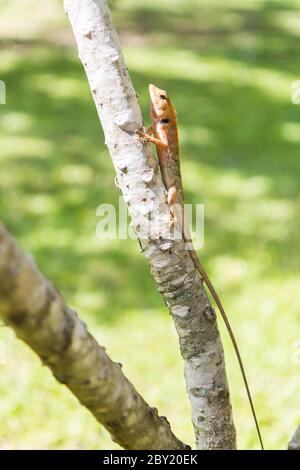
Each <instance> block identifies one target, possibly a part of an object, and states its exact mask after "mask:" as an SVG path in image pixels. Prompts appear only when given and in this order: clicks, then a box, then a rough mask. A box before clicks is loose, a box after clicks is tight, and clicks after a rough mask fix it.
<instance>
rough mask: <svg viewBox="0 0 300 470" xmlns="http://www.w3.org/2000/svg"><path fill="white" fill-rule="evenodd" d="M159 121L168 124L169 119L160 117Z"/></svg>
mask: <svg viewBox="0 0 300 470" xmlns="http://www.w3.org/2000/svg"><path fill="white" fill-rule="evenodd" d="M159 122H160V123H161V124H168V122H169V119H161V120H160V121H159Z"/></svg>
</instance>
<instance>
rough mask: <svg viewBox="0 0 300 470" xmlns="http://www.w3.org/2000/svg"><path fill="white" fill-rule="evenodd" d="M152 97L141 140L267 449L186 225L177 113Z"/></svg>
mask: <svg viewBox="0 0 300 470" xmlns="http://www.w3.org/2000/svg"><path fill="white" fill-rule="evenodd" d="M149 93H150V100H151V105H150V106H151V107H150V115H151V118H152V124H151V126H150V128H149V129H147V131H145V130H143V132H142V133H141V137H142V139H143V140H144V141H148V142H152V143H153V144H154V145H155V146H156V150H157V156H158V161H159V166H160V171H161V175H162V179H163V183H164V185H165V187H166V190H167V193H168V204H169V207H170V212H171V221H170V226H172V225H174V224H176V225H178V226H179V227H180V231H181V234H182V237H183V239H184V241H185V242H186V247H187V249H188V250H189V253H190V256H191V258H192V261H193V263H194V265H195V268H196V269H197V271H198V272H199V275H200V277H201V279H202V281H205V283H206V285H207V287H208V289H209V291H210V293H211V295H212V297H213V299H214V301H215V302H216V304H217V306H218V308H219V310H220V313H221V315H222V317H223V320H224V322H225V325H226V328H227V330H228V333H229V336H230V339H231V341H232V344H233V347H234V350H235V353H236V356H237V359H238V363H239V366H240V369H241V373H242V377H243V380H244V384H245V388H246V391H247V396H248V399H249V403H250V407H251V411H252V415H253V418H254V421H255V426H256V430H257V434H258V437H259V441H260V445H261V448H262V449H264V446H263V441H262V436H261V432H260V428H259V424H258V420H257V417H256V413H255V408H254V404H253V400H252V396H251V393H250V389H249V385H248V380H247V377H246V373H245V369H244V365H243V362H242V358H241V355H240V352H239V348H238V345H237V342H236V339H235V336H234V333H233V331H232V328H231V326H230V323H229V320H228V317H227V315H226V313H225V310H224V307H223V305H222V303H221V300H220V298H219V296H218V294H217V293H216V291H215V289H214V287H213V285H212V283H211V281H210V279H209V277H208V275H207V273H206V271H205V269H204V267H203V266H202V264H201V263H200V261H199V258H198V256H197V253H196V252H195V250H194V249H193V247H192V244H191V238H190V235H189V231H188V226H187V224H186V223H185V221H184V195H183V187H182V179H181V171H180V160H179V141H178V127H177V118H176V111H175V108H174V106H173V105H172V103H171V101H170V99H169V97H168V95H167V93H166V91H165V90H161V89H160V88H158V87H156V86H155V85H152V84H151V85H149Z"/></svg>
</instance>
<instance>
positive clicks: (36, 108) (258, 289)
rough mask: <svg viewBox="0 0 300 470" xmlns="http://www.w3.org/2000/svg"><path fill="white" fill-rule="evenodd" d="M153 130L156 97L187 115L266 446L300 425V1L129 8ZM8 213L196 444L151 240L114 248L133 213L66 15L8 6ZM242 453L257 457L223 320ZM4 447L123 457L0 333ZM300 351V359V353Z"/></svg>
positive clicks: (45, 4)
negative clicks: (118, 228) (105, 228)
mask: <svg viewBox="0 0 300 470" xmlns="http://www.w3.org/2000/svg"><path fill="white" fill-rule="evenodd" d="M111 5H112V7H113V16H114V19H115V24H116V26H117V29H118V31H119V33H120V38H121V43H122V46H123V48H124V54H125V58H126V61H127V65H128V67H129V71H130V74H131V77H132V79H133V83H134V86H135V89H136V90H137V92H138V93H139V96H140V101H141V105H142V108H143V111H144V113H145V120H146V122H148V121H149V119H148V93H147V85H148V83H149V82H153V83H155V84H157V85H158V86H160V87H162V88H166V89H167V90H168V92H169V94H170V95H171V97H172V99H173V101H174V103H175V105H176V108H177V110H178V116H179V122H180V138H181V155H182V160H183V162H182V170H183V177H184V184H185V192H186V198H187V202H190V203H198V202H203V203H204V204H205V246H204V248H203V250H202V252H201V257H202V261H203V263H204V265H205V266H206V267H207V270H208V272H209V274H210V276H211V278H212V279H213V282H214V284H215V286H216V287H217V290H218V292H219V293H220V296H221V298H222V299H223V302H224V304H225V306H226V308H227V311H228V313H229V316H230V318H231V322H232V325H233V327H234V330H235V332H236V335H237V338H238V342H239V345H240V348H241V353H242V356H243V357H244V361H245V365H246V370H247V373H248V377H249V380H250V384H251V389H252V392H253V394H254V397H255V403H256V406H257V412H258V415H259V417H260V422H261V426H262V431H263V435H264V438H265V444H266V447H267V448H269V449H279V448H285V447H286V444H287V441H288V439H289V437H290V435H291V433H292V432H293V431H294V429H295V427H296V425H297V424H298V423H299V420H300V411H299V403H298V397H299V367H300V365H299V360H298V361H297V359H298V358H299V355H298V351H297V349H296V347H297V345H298V347H299V339H300V332H299V326H300V319H299V311H300V297H299V282H300V278H299V253H300V240H299V229H300V221H299V208H300V196H299V175H300V160H299V142H300V124H299V113H300V110H299V107H297V106H296V105H293V104H292V102H291V91H292V89H291V85H292V83H293V81H294V80H297V79H300V65H299V64H300V61H299V35H300V33H299V21H300V12H299V7H300V1H299V0H285V2H282V1H275V0H274V1H267V0H251V1H250V0H244V1H243V2H240V1H238V0H226V1H225V2H224V1H222V0H164V2H161V1H160V0H143V2H140V1H139V0H122V1H121V0H114V1H113V2H111ZM0 49H1V62H0V79H1V80H4V81H5V82H6V85H7V104H6V105H1V106H0V129H1V132H0V176H1V182H0V213H1V218H2V219H3V220H4V221H5V223H6V224H7V225H8V227H9V228H10V229H11V231H12V232H13V233H14V234H15V236H16V237H17V239H18V240H19V242H20V243H21V244H22V246H23V247H24V249H26V250H27V251H29V252H31V253H32V254H33V255H34V257H35V259H36V261H37V263H38V265H39V267H40V269H41V271H42V272H43V273H44V274H45V275H46V276H48V277H49V278H50V279H51V280H52V281H53V282H54V284H55V285H56V286H57V287H58V288H59V289H60V290H61V292H62V293H63V294H64V296H65V298H66V300H67V302H68V303H69V304H70V305H72V306H74V307H75V308H77V309H78V311H79V314H80V316H81V318H83V319H84V321H85V322H86V323H87V324H88V326H89V328H90V330H91V331H92V333H93V334H94V335H95V336H96V338H97V339H98V340H99V342H100V343H101V344H103V345H105V346H106V347H107V351H108V353H109V354H110V356H111V357H112V358H113V359H114V360H115V361H119V362H122V363H123V370H124V372H125V374H126V375H127V376H128V377H129V379H130V380H131V381H132V382H133V383H134V384H135V386H136V387H137V389H138V390H139V391H140V392H141V394H142V395H143V396H144V397H145V399H146V400H147V401H148V402H149V403H150V404H151V405H152V406H156V407H157V408H158V409H159V412H160V413H161V414H163V415H166V416H168V418H169V420H170V422H171V425H172V428H173V430H174V432H175V433H176V434H177V435H178V437H180V438H181V439H183V440H184V441H186V442H188V443H190V444H193V431H192V426H191V424H190V409H189V404H188V401H187V398H186V395H185V386H184V380H183V373H182V367H183V366H182V361H181V358H180V354H179V351H178V345H177V337H176V334H175V332H174V328H173V325H172V322H171V320H170V318H169V315H168V313H167V310H166V308H165V307H164V304H163V301H162V298H161V297H160V295H159V294H158V293H157V291H156V288H155V285H154V282H153V280H152V278H151V275H150V273H149V269H148V266H147V264H146V262H145V260H144V258H143V256H142V255H141V254H140V253H139V247H138V245H137V243H136V242H135V241H125V240H119V241H105V242H103V241H100V240H97V238H96V235H95V230H96V225H97V217H96V208H97V206H98V205H99V204H100V203H103V202H104V203H113V204H117V202H118V197H119V194H118V191H117V190H116V188H115V185H114V172H113V169H112V164H111V161H110V158H109V156H108V153H107V150H106V147H105V146H104V143H103V135H102V131H101V129H100V128H99V123H98V120H97V116H96V111H95V109H94V105H93V102H92V98H91V94H90V91H89V88H88V85H87V81H86V78H85V75H84V72H83V69H82V67H81V64H80V62H79V60H78V58H77V51H76V47H75V44H74V41H73V38H72V34H71V31H70V27H69V25H68V22H67V19H66V17H65V15H64V11H63V7H62V2H61V1H60V0H23V1H22V3H20V2H19V1H18V0H1V3H0ZM220 328H221V333H222V338H223V341H224V347H225V352H226V362H227V368H228V376H229V382H230V387H231V393H232V400H233V408H234V417H235V422H236V425H237V431H238V442H239V447H240V448H242V449H255V448H258V443H257V438H256V433H255V430H254V424H253V420H252V417H251V413H250V409H249V406H248V403H247V399H246V396H245V392H244V387H243V383H242V380H241V376H240V372H239V370H238V367H237V362H236V359H235V356H234V353H233V349H232V346H231V344H230V342H229V340H228V336H227V334H226V332H225V330H224V327H223V325H222V322H220ZM0 340H1V341H2V344H4V345H5V348H6V364H2V365H1V364H0V396H1V401H0V448H2V449H29V448H41V449H46V448H47V449H74V448H76V449H83V448H85V449H111V448H117V447H116V445H115V444H114V443H112V442H111V440H110V437H109V435H108V434H107V433H106V431H105V430H104V429H102V428H100V427H99V426H98V424H97V423H96V422H95V420H94V419H93V418H92V416H90V414H89V413H88V412H87V411H86V410H85V409H84V408H82V407H81V406H80V405H79V404H78V402H77V400H76V399H75V398H74V397H73V396H72V395H71V394H70V393H69V392H68V391H67V390H66V389H65V388H64V387H63V386H61V385H58V384H57V383H56V382H55V380H54V379H53V377H52V376H51V374H50V372H49V371H48V370H47V369H46V368H43V367H42V366H41V363H40V361H39V359H38V358H37V357H36V356H35V355H34V354H33V353H32V352H31V351H30V350H29V348H27V346H25V345H24V344H22V343H21V342H20V341H18V340H17V339H16V338H15V336H14V334H13V333H12V332H11V331H10V330H9V329H8V328H1V329H0ZM297 341H298V344H297Z"/></svg>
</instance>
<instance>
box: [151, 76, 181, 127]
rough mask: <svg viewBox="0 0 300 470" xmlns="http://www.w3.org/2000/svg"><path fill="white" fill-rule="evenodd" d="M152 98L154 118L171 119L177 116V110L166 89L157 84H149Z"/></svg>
mask: <svg viewBox="0 0 300 470" xmlns="http://www.w3.org/2000/svg"><path fill="white" fill-rule="evenodd" d="M149 93H150V98H151V115H152V117H153V118H154V119H159V120H171V119H173V118H174V117H175V110H174V108H173V106H172V103H171V101H170V99H169V97H168V95H167V92H166V91H165V90H162V89H161V88H158V87H157V86H155V85H152V84H150V85H149Z"/></svg>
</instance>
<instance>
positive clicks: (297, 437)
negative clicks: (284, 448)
mask: <svg viewBox="0 0 300 470" xmlns="http://www.w3.org/2000/svg"><path fill="white" fill-rule="evenodd" d="M288 450H300V426H298V427H297V429H296V431H295V432H294V434H293V437H292V439H291V440H290V442H289V445H288Z"/></svg>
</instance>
